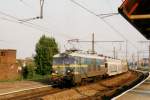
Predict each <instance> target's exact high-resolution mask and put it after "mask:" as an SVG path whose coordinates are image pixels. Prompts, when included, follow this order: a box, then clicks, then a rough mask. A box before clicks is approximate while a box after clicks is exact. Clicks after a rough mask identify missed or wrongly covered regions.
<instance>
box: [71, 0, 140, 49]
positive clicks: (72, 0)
mask: <svg viewBox="0 0 150 100" xmlns="http://www.w3.org/2000/svg"><path fill="white" fill-rule="evenodd" d="M70 1H71V2H72V3H74V4H76V5H77V6H79V7H81V8H82V9H84V10H86V11H87V12H89V13H91V14H93V15H95V16H97V17H98V18H100V19H101V20H102V21H103V22H104V23H105V24H107V25H108V26H109V27H110V28H111V29H113V30H114V31H115V32H116V34H118V35H119V36H121V37H122V38H123V39H125V40H126V41H129V40H128V39H127V38H126V37H124V35H122V34H121V33H120V32H119V31H118V30H117V29H116V28H114V26H113V25H111V24H110V23H108V22H107V21H106V20H104V19H103V18H101V17H100V16H99V15H100V14H96V13H95V12H93V11H91V10H89V9H88V8H86V7H84V6H83V5H81V4H80V3H78V2H76V1H75V0H70ZM129 42H130V43H131V45H132V46H134V47H135V48H136V49H138V48H137V47H136V46H135V45H134V44H133V43H132V42H131V41H129Z"/></svg>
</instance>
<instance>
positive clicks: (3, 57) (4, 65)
mask: <svg viewBox="0 0 150 100" xmlns="http://www.w3.org/2000/svg"><path fill="white" fill-rule="evenodd" d="M18 77H19V72H18V65H17V64H16V50H13V49H0V80H12V79H17V78H18Z"/></svg>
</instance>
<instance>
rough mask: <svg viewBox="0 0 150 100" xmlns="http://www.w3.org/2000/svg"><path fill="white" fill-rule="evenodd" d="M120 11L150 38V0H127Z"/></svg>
mask: <svg viewBox="0 0 150 100" xmlns="http://www.w3.org/2000/svg"><path fill="white" fill-rule="evenodd" d="M118 10H119V13H120V14H121V15H122V16H123V17H124V18H126V19H127V20H128V21H129V22H130V23H131V24H132V25H133V26H134V27H135V28H136V29H137V30H139V31H140V32H141V34H142V35H144V37H146V38H147V39H150V0H125V1H124V2H123V4H122V5H121V6H120V7H119V9H118Z"/></svg>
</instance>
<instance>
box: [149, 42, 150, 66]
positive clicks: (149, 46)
mask: <svg viewBox="0 0 150 100" xmlns="http://www.w3.org/2000/svg"><path fill="white" fill-rule="evenodd" d="M149 67H150V42H149Z"/></svg>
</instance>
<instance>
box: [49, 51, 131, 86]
mask: <svg viewBox="0 0 150 100" xmlns="http://www.w3.org/2000/svg"><path fill="white" fill-rule="evenodd" d="M52 70H53V71H52V75H51V78H50V80H51V84H53V85H57V86H67V85H69V86H70V85H78V84H84V83H86V82H88V81H94V80H97V79H101V78H105V77H110V76H113V75H117V74H121V73H124V72H127V71H128V64H127V62H126V60H120V59H114V58H111V57H106V56H103V55H98V54H90V53H88V52H81V51H66V52H64V53H59V54H56V55H54V57H53V66H52Z"/></svg>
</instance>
